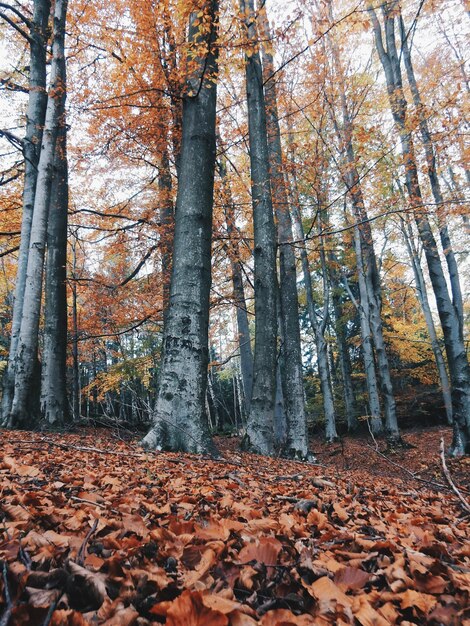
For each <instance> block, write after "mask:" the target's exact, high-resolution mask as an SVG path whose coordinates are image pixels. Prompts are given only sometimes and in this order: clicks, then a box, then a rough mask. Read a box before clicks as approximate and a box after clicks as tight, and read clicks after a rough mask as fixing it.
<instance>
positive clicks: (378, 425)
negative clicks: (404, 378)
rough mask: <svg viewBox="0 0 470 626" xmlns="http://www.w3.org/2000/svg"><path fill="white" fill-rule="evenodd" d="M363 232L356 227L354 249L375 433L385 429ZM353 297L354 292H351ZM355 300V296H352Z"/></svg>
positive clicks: (368, 389) (360, 317)
mask: <svg viewBox="0 0 470 626" xmlns="http://www.w3.org/2000/svg"><path fill="white" fill-rule="evenodd" d="M361 243H362V241H361V234H360V232H359V228H358V227H357V226H355V227H354V249H355V251H356V263H357V277H358V283H359V302H358V303H356V306H357V307H358V309H359V319H360V323H361V338H362V354H363V357H364V370H365V374H366V384H367V395H368V397H369V411H370V427H371V430H372V432H373V433H374V434H380V433H381V432H382V431H383V424H382V418H381V415H380V399H379V389H378V384H377V375H376V369H375V360H374V349H373V344H372V331H371V327H370V306H369V293H368V290H367V283H366V276H365V270H364V264H363V258H362V247H361ZM350 296H351V297H352V293H350ZM352 299H353V301H354V298H352Z"/></svg>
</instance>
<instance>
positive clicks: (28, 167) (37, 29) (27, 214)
mask: <svg viewBox="0 0 470 626" xmlns="http://www.w3.org/2000/svg"><path fill="white" fill-rule="evenodd" d="M50 8H51V7H50V1H49V0H35V1H34V8H33V17H32V20H31V29H30V33H29V35H30V38H31V42H30V59H29V66H30V69H29V95H28V110H27V112H26V135H25V138H24V142H23V155H24V170H25V171H24V189H23V214H22V222H21V241H20V249H19V252H18V270H17V274H16V284H15V301H14V305H13V319H12V328H11V338H10V351H9V355H8V367H7V370H6V372H5V374H4V376H3V395H2V423H3V424H4V425H6V424H7V423H8V420H9V414H10V410H11V405H12V402H13V394H14V385H15V359H16V352H17V347H18V338H19V334H20V326H21V318H22V315H23V304H24V292H25V286H26V269H27V265H28V253H29V242H30V237H31V223H32V220H33V208H34V198H35V195H36V182H37V176H38V163H39V156H40V153H41V142H42V134H43V129H44V119H45V115H46V106H47V90H46V48H47V46H46V43H47V24H48V20H49V13H50Z"/></svg>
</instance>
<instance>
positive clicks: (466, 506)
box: [441, 438, 470, 513]
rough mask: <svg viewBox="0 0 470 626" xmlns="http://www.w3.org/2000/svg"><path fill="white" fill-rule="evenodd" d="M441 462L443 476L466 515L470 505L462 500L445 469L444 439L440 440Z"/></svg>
mask: <svg viewBox="0 0 470 626" xmlns="http://www.w3.org/2000/svg"><path fill="white" fill-rule="evenodd" d="M441 462H442V470H443V472H444V476H445V477H446V480H447V482H448V483H449V485H450V487H451V489H452V491H453V492H454V493H455V495H456V496H457V498H458V499H459V500H460V502H461V504H462V506H463V508H464V509H465V511H467V513H470V504H469V503H468V502H467V500H466V498H464V496H463V495H462V494H461V492H460V491H459V489H458V488H457V486H456V484H455V483H454V481H453V480H452V476H451V475H450V472H449V468H448V467H447V463H446V455H445V450H444V439H443V438H441Z"/></svg>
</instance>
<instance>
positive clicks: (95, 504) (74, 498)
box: [70, 496, 106, 509]
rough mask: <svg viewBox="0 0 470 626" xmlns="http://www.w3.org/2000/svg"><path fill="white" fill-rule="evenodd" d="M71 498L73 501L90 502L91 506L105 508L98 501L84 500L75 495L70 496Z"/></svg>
mask: <svg viewBox="0 0 470 626" xmlns="http://www.w3.org/2000/svg"><path fill="white" fill-rule="evenodd" d="M70 499H71V500H74V502H84V503H85V504H91V505H92V506H98V507H100V509H105V508H106V506H105V505H104V504H101V503H100V502H93V500H86V499H85V498H77V496H70Z"/></svg>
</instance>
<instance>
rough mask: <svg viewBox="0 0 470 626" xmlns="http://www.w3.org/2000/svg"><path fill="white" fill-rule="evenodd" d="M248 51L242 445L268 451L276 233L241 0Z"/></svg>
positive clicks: (260, 96) (251, 27)
mask: <svg viewBox="0 0 470 626" xmlns="http://www.w3.org/2000/svg"><path fill="white" fill-rule="evenodd" d="M240 9H241V11H242V12H243V14H244V15H245V16H246V17H245V23H246V32H247V38H248V42H247V45H248V46H249V52H250V54H249V55H246V58H245V67H246V91H247V104H248V132H249V144H250V164H251V181H252V182H251V193H252V202H253V227H254V239H255V241H254V288H255V316H256V317H255V350H254V367H253V393H252V398H251V409H250V414H249V417H248V422H247V428H246V435H245V438H244V440H243V442H242V445H243V447H244V448H245V449H248V450H251V451H252V452H257V453H260V454H272V453H273V419H274V402H275V393H276V335H277V317H276V235H275V228H274V216H273V206H272V196H271V182H270V175H269V153H268V141H267V132H266V111H265V103H264V92H263V72H262V68H261V59H260V55H259V52H258V44H259V40H258V33H257V26H256V17H255V10H254V2H253V0H247V1H246V2H245V0H241V1H240Z"/></svg>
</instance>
